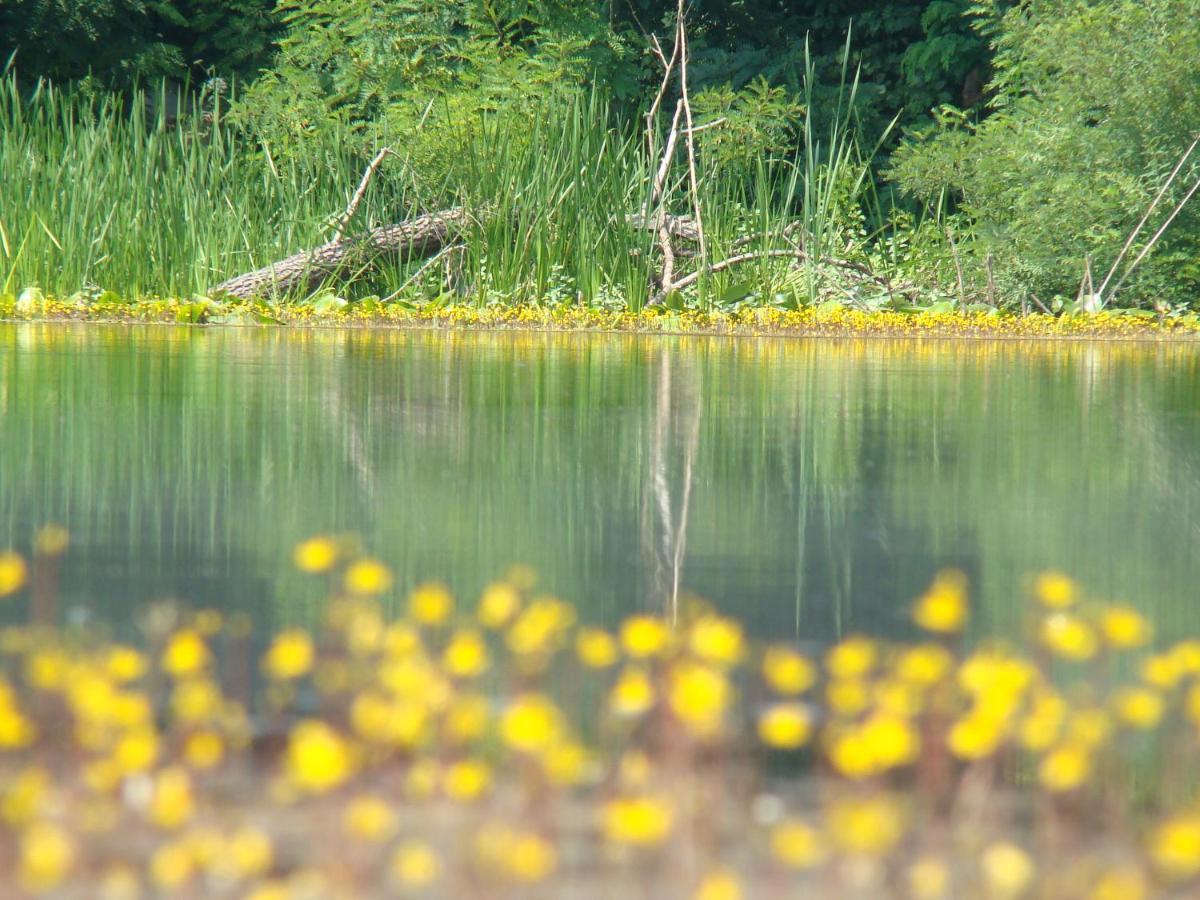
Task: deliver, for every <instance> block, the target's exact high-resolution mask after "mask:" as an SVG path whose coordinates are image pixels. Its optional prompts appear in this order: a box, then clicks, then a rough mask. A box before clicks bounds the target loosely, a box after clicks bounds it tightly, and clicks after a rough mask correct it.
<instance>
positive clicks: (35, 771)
mask: <svg viewBox="0 0 1200 900" xmlns="http://www.w3.org/2000/svg"><path fill="white" fill-rule="evenodd" d="M49 784H50V775H49V773H48V772H47V771H46V770H45V769H44V768H42V767H41V766H29V767H28V768H25V769H22V770H21V773H20V774H19V775H17V776H16V777H15V778H12V780H11V781H10V782H9V783H8V784H6V785H4V787H3V788H2V789H0V815H2V816H3V817H4V820H5V821H6V822H8V823H9V824H10V825H18V826H20V825H24V824H25V823H26V822H28V821H30V820H31V819H33V818H34V816H36V815H37V814H38V812H39V811H40V810H41V809H42V806H43V804H44V803H45V802H46V800H47V790H46V789H47V787H48V786H49Z"/></svg>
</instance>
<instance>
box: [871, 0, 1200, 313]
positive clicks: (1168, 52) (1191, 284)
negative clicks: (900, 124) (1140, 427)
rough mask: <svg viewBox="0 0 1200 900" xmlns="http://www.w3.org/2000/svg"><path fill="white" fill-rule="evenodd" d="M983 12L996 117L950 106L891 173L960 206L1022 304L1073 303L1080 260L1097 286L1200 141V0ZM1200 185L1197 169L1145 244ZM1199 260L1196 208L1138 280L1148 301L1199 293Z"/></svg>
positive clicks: (990, 5) (918, 192)
mask: <svg viewBox="0 0 1200 900" xmlns="http://www.w3.org/2000/svg"><path fill="white" fill-rule="evenodd" d="M975 12H976V15H977V19H976V26H977V28H978V29H979V31H980V33H981V34H983V35H985V36H987V37H988V38H989V39H990V41H991V44H992V47H993V49H994V52H995V57H994V63H993V64H994V66H995V76H994V78H993V80H992V83H991V86H990V90H991V92H992V95H993V96H992V100H991V107H992V113H991V115H989V116H988V117H987V118H986V119H984V120H983V121H982V122H978V123H976V122H974V121H972V120H971V118H970V117H969V116H967V115H965V114H963V113H962V111H960V110H957V109H954V108H945V109H943V110H942V112H941V113H940V115H939V117H938V121H937V123H936V125H935V126H934V127H931V128H929V129H926V130H923V131H919V132H917V133H915V134H914V135H913V137H912V139H911V140H910V141H909V142H908V143H907V144H906V145H905V146H904V147H903V148H901V150H900V151H899V152H898V154H897V155H896V157H895V167H894V171H893V174H894V176H895V178H896V179H897V180H898V181H899V183H900V184H901V186H902V187H903V188H904V189H905V190H906V191H908V192H910V193H911V194H913V195H914V196H916V197H919V198H921V199H922V200H924V201H925V202H927V203H929V204H931V205H932V204H936V203H937V202H938V199H939V198H940V197H943V196H946V195H949V196H951V197H952V198H953V199H954V200H955V201H956V202H957V204H958V206H959V209H960V210H961V211H962V213H963V214H965V216H966V217H968V219H969V221H970V222H971V223H972V224H973V225H974V227H975V229H976V233H977V235H978V240H977V242H976V246H977V249H978V254H979V255H980V256H983V255H984V254H992V255H993V256H994V259H995V265H996V270H997V272H998V273H999V275H1000V277H1001V280H1002V282H1007V283H1008V285H1010V286H1011V288H1012V291H1013V293H1017V292H1019V291H1027V290H1032V291H1034V292H1035V293H1036V292H1043V293H1044V294H1045V295H1051V294H1055V293H1059V294H1064V295H1068V296H1073V295H1074V294H1075V292H1076V289H1077V288H1078V286H1079V284H1080V280H1081V276H1082V273H1083V270H1084V267H1085V261H1087V260H1091V266H1092V268H1093V269H1094V270H1095V276H1094V283H1096V282H1098V281H1099V279H1100V278H1101V277H1102V275H1103V273H1104V272H1105V271H1106V270H1107V268H1108V267H1109V266H1110V265H1111V263H1112V262H1113V261H1114V259H1115V257H1116V256H1117V254H1118V252H1119V250H1120V248H1121V245H1122V243H1123V242H1124V240H1125V237H1126V235H1127V234H1128V233H1129V231H1130V230H1131V229H1132V228H1133V227H1134V225H1135V224H1136V223H1137V221H1138V220H1139V219H1140V218H1141V216H1142V215H1143V213H1144V212H1145V210H1146V209H1147V208H1148V207H1149V205H1150V203H1151V201H1152V200H1153V198H1154V196H1155V194H1156V193H1157V192H1158V190H1159V188H1160V186H1161V185H1162V184H1163V183H1164V182H1165V180H1166V178H1167V175H1168V173H1169V172H1170V171H1171V170H1172V168H1173V167H1174V166H1175V164H1176V162H1177V160H1178V159H1179V157H1180V155H1181V153H1182V152H1183V151H1184V150H1185V149H1186V148H1187V147H1188V145H1189V144H1190V143H1191V141H1192V139H1193V138H1194V137H1195V136H1196V135H1198V134H1200V70H1198V69H1197V68H1196V66H1195V60H1196V59H1197V58H1200V29H1197V28H1196V25H1195V23H1196V21H1197V17H1198V16H1200V0H1106V2H1094V0H1023V2H1021V3H1020V4H1019V5H1017V6H1015V7H1013V8H1011V9H1005V8H1003V7H1001V6H1000V4H998V3H997V2H996V0H988V2H981V3H979V4H977V6H976V7H975ZM1198 177H1200V161H1194V162H1192V163H1191V164H1190V165H1189V167H1188V168H1187V169H1186V170H1185V171H1184V172H1183V173H1182V174H1181V176H1180V177H1179V178H1178V179H1177V181H1176V182H1175V184H1176V187H1175V188H1173V189H1172V190H1171V191H1170V192H1169V194H1168V196H1167V198H1166V200H1165V201H1164V204H1163V205H1162V207H1161V209H1162V212H1161V213H1160V214H1158V215H1156V217H1155V218H1154V219H1152V221H1151V223H1150V226H1151V227H1150V228H1149V229H1147V230H1146V231H1145V237H1144V238H1143V240H1142V242H1141V243H1144V241H1145V239H1146V238H1149V236H1150V235H1151V234H1153V231H1154V228H1155V226H1157V225H1158V224H1160V223H1161V222H1162V221H1163V219H1164V217H1165V215H1166V212H1167V211H1169V210H1170V209H1171V208H1172V206H1173V205H1174V202H1175V201H1178V200H1179V199H1181V197H1182V194H1183V192H1184V191H1186V189H1187V188H1188V187H1190V186H1191V185H1192V184H1194V183H1195V182H1196V179H1197V178H1198ZM1141 243H1140V244H1139V246H1140V245H1141ZM1135 249H1136V248H1135ZM1198 259H1200V216H1198V215H1197V212H1196V208H1195V207H1189V208H1187V209H1185V211H1184V213H1183V214H1182V215H1181V216H1180V217H1179V218H1178V219H1177V220H1176V221H1175V222H1174V223H1173V224H1172V226H1171V229H1170V230H1169V231H1168V232H1167V233H1166V239H1165V240H1164V242H1163V243H1162V244H1161V245H1160V246H1159V248H1158V249H1156V250H1155V251H1154V254H1153V255H1152V256H1151V257H1150V258H1149V263H1148V264H1146V265H1144V267H1143V269H1142V270H1141V271H1140V274H1139V276H1137V277H1138V278H1139V279H1140V293H1141V294H1142V295H1146V294H1155V295H1162V294H1166V295H1171V296H1174V297H1175V298H1181V299H1182V298H1190V297H1192V296H1194V293H1195V288H1196V282H1197V279H1198V278H1200V264H1198V262H1197V260H1198Z"/></svg>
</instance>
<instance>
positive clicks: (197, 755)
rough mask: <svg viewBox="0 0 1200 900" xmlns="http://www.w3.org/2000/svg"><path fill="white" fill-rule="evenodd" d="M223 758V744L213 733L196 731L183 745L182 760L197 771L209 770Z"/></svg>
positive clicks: (219, 737) (218, 736)
mask: <svg viewBox="0 0 1200 900" xmlns="http://www.w3.org/2000/svg"><path fill="white" fill-rule="evenodd" d="M224 756H225V742H224V740H222V738H221V736H220V735H219V734H217V733H216V732H213V731H197V732H195V733H194V734H191V735H188V738H187V740H186V741H185V742H184V745H183V758H184V759H185V760H187V762H188V763H189V764H190V765H192V766H195V767H196V768H197V769H211V768H212V767H213V766H215V765H217V764H218V763H220V762H221V759H222V758H223V757H224Z"/></svg>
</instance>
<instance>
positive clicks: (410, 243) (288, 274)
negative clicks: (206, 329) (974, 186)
mask: <svg viewBox="0 0 1200 900" xmlns="http://www.w3.org/2000/svg"><path fill="white" fill-rule="evenodd" d="M468 221H470V216H469V215H468V214H467V212H466V210H464V209H462V208H455V209H447V210H442V211H441V212H434V213H427V214H425V215H421V216H417V217H416V218H413V219H408V220H407V221H404V222H398V223H396V224H394V225H383V226H380V227H378V228H372V229H370V230H369V231H367V232H365V233H363V234H359V235H351V236H349V237H341V238H337V239H335V240H332V241H330V242H329V243H327V244H324V245H322V246H320V247H318V248H316V249H315V250H305V251H302V252H300V253H296V254H293V255H292V256H289V257H288V258H287V259H284V260H280V261H279V262H276V263H272V264H271V265H269V266H264V267H263V268H261V269H257V270H256V271H254V272H247V273H246V274H244V275H238V276H236V277H234V278H230V279H229V280H227V281H223V282H221V283H220V284H218V285H217V286H216V287H215V288H213V293H214V294H217V293H220V294H228V295H230V296H233V297H240V298H241V299H243V300H249V299H251V298H253V297H261V296H264V295H268V294H286V293H290V292H292V291H295V290H305V291H312V290H314V289H315V288H316V287H317V286H318V285H320V284H321V282H323V281H325V280H326V279H327V278H330V277H333V276H336V275H339V274H342V273H345V272H346V271H348V270H352V269H356V268H360V267H364V266H369V265H371V263H372V262H374V260H375V259H377V258H378V257H380V256H398V257H400V258H401V259H415V258H421V257H426V256H432V255H433V254H435V253H437V252H439V251H440V250H442V248H444V247H445V246H446V245H447V244H448V243H449V242H451V241H453V240H455V239H456V237H457V235H458V233H459V232H460V231H461V230H462V229H463V227H464V226H465V225H466V224H467V223H468Z"/></svg>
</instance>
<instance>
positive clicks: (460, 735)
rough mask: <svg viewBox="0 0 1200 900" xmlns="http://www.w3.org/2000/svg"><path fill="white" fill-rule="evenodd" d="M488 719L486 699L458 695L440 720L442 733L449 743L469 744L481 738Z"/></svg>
mask: <svg viewBox="0 0 1200 900" xmlns="http://www.w3.org/2000/svg"><path fill="white" fill-rule="evenodd" d="M490 718H491V711H490V709H489V706H488V701H487V698H486V697H484V696H482V695H480V694H460V695H458V696H457V697H455V698H454V700H453V701H452V702H451V704H450V706H449V707H448V708H447V710H446V713H445V716H444V717H443V719H442V733H443V734H444V735H445V736H446V738H447V739H448V740H449V741H450V742H451V743H455V744H469V743H471V742H472V741H477V740H479V738H481V737H483V735H484V733H485V732H486V731H487V727H488V721H489V719H490Z"/></svg>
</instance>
